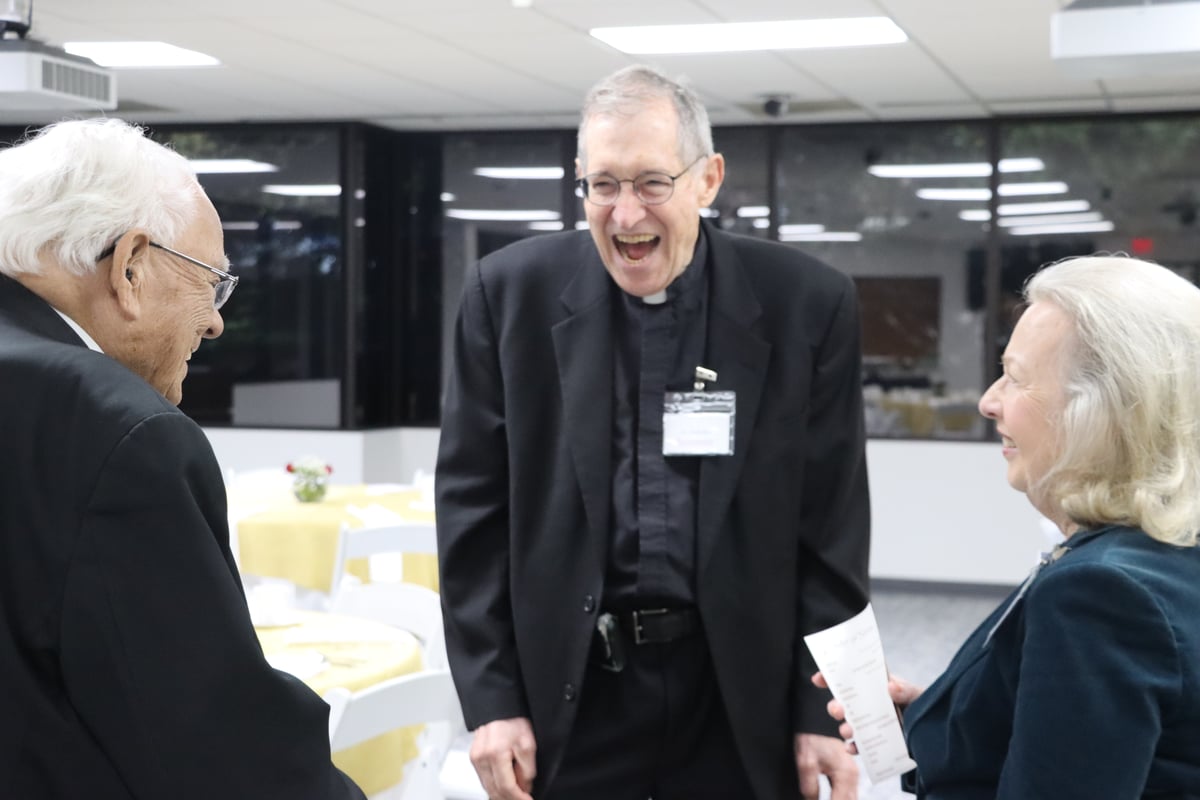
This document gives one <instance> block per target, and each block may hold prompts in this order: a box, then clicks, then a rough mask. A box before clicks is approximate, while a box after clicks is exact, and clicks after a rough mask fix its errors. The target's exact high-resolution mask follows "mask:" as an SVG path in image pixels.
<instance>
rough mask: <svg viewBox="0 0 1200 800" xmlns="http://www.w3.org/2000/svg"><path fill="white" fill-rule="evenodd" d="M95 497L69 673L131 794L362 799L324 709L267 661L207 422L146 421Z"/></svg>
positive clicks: (73, 583) (85, 521)
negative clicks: (232, 547)
mask: <svg viewBox="0 0 1200 800" xmlns="http://www.w3.org/2000/svg"><path fill="white" fill-rule="evenodd" d="M85 502H86V505H85V508H84V509H83V510H82V515H81V522H80V530H79V532H78V537H77V539H76V542H77V544H76V549H75V553H74V555H73V558H72V560H71V566H70V569H69V571H68V574H67V577H66V580H65V585H64V589H63V604H62V619H61V642H62V645H61V647H62V652H61V669H62V673H63V681H64V684H65V686H66V688H67V692H68V695H69V697H70V699H71V703H72V706H73V708H74V709H75V713H77V714H78V715H79V717H80V719H81V721H82V723H83V724H84V725H85V726H86V727H88V728H90V729H91V730H92V731H93V732H94V735H95V738H96V740H97V741H98V742H100V743H101V744H100V746H101V747H102V748H103V749H104V750H105V751H106V753H107V756H108V758H109V760H110V762H111V763H112V764H113V765H114V767H115V768H116V769H117V770H118V771H119V773H120V776H121V779H122V781H123V782H124V783H125V784H126V785H127V786H128V787H129V788H130V791H131V794H133V795H136V796H138V797H172V798H179V799H180V800H192V799H193V798H194V799H195V800H201V798H203V799H204V800H209V799H210V798H215V797H262V798H268V797H278V798H283V797H288V798H312V800H317V799H318V798H322V799H323V798H362V793H361V792H360V791H359V790H358V788H357V787H355V786H354V784H353V783H352V782H350V780H349V779H348V778H346V777H345V776H344V775H342V774H341V773H340V772H339V771H338V770H336V769H335V768H334V767H333V766H332V763H331V761H330V753H329V744H328V707H327V706H326V705H325V704H324V703H323V702H322V701H321V699H320V698H319V697H317V696H316V695H315V694H313V693H312V692H311V691H310V690H309V689H308V688H307V687H305V686H304V685H303V684H301V683H300V682H299V681H297V680H295V679H294V678H292V677H291V676H289V675H285V674H284V673H281V672H276V671H275V670H273V669H271V668H270V666H269V665H268V664H267V663H266V661H265V659H264V658H263V654H262V649H261V647H260V646H259V644H258V640H257V638H256V637H255V634H254V629H253V628H252V626H251V624H250V619H249V614H248V612H247V609H246V604H245V599H244V596H243V594H242V590H241V584H240V581H239V579H238V576H237V572H236V569H235V568H234V566H233V562H232V557H231V555H230V552H229V544H228V532H227V529H226V525H227V523H226V516H225V514H226V511H225V498H224V488H223V486H222V482H221V479H220V474H219V471H218V469H217V466H216V462H215V460H214V459H213V457H212V451H211V449H210V448H209V445H208V442H207V440H206V439H205V438H204V435H203V433H202V432H201V431H200V429H199V428H198V427H197V426H196V425H195V424H194V423H193V422H192V421H191V420H189V419H188V418H187V417H185V416H183V415H182V414H179V413H176V412H174V411H171V412H164V413H158V414H153V415H151V416H150V417H148V418H146V419H144V420H142V421H140V422H138V423H137V424H135V425H134V426H133V427H132V428H131V429H130V430H129V432H128V433H127V434H126V435H124V436H123V437H122V438H121V439H120V440H119V441H118V442H117V444H116V445H115V447H114V448H113V449H112V451H111V452H110V453H109V454H108V456H107V458H106V459H105V461H104V464H103V466H102V468H101V469H100V472H99V475H98V478H97V480H96V483H95V485H94V488H93V489H92V490H91V492H90V493H89V496H88V498H87V500H86V501H85Z"/></svg>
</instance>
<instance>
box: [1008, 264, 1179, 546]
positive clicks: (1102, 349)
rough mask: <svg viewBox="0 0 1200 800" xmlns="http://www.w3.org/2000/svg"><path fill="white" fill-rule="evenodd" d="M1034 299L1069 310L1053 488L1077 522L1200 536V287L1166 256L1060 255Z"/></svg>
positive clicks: (1030, 293)
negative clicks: (1156, 259)
mask: <svg viewBox="0 0 1200 800" xmlns="http://www.w3.org/2000/svg"><path fill="white" fill-rule="evenodd" d="M1025 297H1026V299H1027V300H1028V301H1029V302H1031V303H1049V304H1051V305H1053V306H1056V307H1057V308H1059V309H1061V310H1062V311H1064V312H1065V313H1066V314H1067V315H1068V316H1069V317H1070V318H1071V321H1072V325H1073V331H1074V334H1073V336H1072V337H1071V338H1070V340H1068V341H1067V342H1064V343H1063V346H1064V348H1065V350H1064V353H1065V358H1064V361H1065V366H1064V373H1065V374H1064V376H1063V377H1064V389H1065V395H1066V405H1065V408H1064V409H1063V412H1062V418H1061V431H1060V433H1061V441H1062V442H1063V450H1062V453H1061V454H1060V456H1059V458H1058V460H1057V462H1056V463H1055V464H1054V466H1053V467H1052V468H1051V469H1050V471H1049V473H1048V474H1047V475H1046V477H1045V483H1044V486H1045V488H1046V490H1047V491H1049V492H1050V494H1051V496H1052V497H1053V498H1054V500H1055V501H1056V502H1057V504H1058V505H1059V506H1060V507H1061V508H1062V510H1063V511H1064V513H1065V514H1066V515H1067V516H1068V517H1069V518H1070V519H1072V520H1073V521H1075V522H1077V523H1079V524H1082V525H1087V526H1090V527H1094V526H1097V525H1103V524H1114V523H1117V524H1124V525H1130V526H1133V527H1138V528H1141V529H1142V530H1144V531H1145V532H1146V533H1148V534H1149V535H1150V536H1152V537H1153V538H1155V539H1158V540H1160V541H1163V542H1168V543H1171V544H1177V545H1194V544H1196V543H1197V541H1198V534H1200V289H1198V288H1197V287H1196V286H1195V285H1193V284H1192V283H1190V282H1189V281H1187V280H1185V279H1183V278H1181V277H1179V276H1178V275H1176V274H1175V273H1174V272H1172V271H1171V270H1169V269H1167V268H1165V267H1161V266H1159V265H1157V264H1151V263H1149V262H1146V261H1140V260H1138V259H1134V258H1129V257H1125V256H1088V257H1082V258H1072V259H1068V260H1065V261H1060V262H1058V263H1056V264H1052V265H1050V266H1048V267H1046V268H1045V269H1043V270H1041V271H1040V272H1038V273H1037V274H1036V275H1034V276H1033V278H1032V279H1030V281H1029V283H1028V285H1027V286H1026V288H1025Z"/></svg>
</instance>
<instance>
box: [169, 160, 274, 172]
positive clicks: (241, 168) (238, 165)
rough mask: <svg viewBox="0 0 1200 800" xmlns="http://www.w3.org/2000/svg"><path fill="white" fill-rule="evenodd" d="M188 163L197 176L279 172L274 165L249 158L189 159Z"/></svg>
mask: <svg viewBox="0 0 1200 800" xmlns="http://www.w3.org/2000/svg"><path fill="white" fill-rule="evenodd" d="M188 163H189V164H191V165H192V169H194V170H196V174H197V175H220V174H226V173H246V172H278V171H279V167H277V166H275V165H274V164H268V163H266V162H265V161H255V160H253V159H250V158H189V159H188Z"/></svg>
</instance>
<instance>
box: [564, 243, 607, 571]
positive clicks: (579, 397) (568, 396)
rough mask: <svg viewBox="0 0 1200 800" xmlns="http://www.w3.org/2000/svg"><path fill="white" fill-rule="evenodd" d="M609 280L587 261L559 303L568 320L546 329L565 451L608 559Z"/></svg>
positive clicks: (595, 541)
mask: <svg viewBox="0 0 1200 800" xmlns="http://www.w3.org/2000/svg"><path fill="white" fill-rule="evenodd" d="M609 281H610V279H609V276H608V273H607V272H606V271H605V269H604V267H603V265H602V264H601V262H600V261H599V259H598V257H595V256H591V257H588V258H587V259H586V260H585V261H584V263H583V264H582V266H581V267H580V269H579V271H578V273H577V274H576V276H575V279H574V280H572V281H571V283H569V284H568V285H567V288H566V289H565V290H564V291H563V293H562V295H561V297H560V299H561V300H562V302H563V305H565V306H566V308H567V311H568V312H569V313H570V314H571V316H570V317H568V318H567V319H565V320H563V321H562V322H559V323H557V324H556V325H554V326H553V328H551V334H552V336H553V338H554V354H555V360H556V361H557V364H558V380H559V386H560V388H561V391H562V402H563V428H564V430H563V435H564V436H565V437H566V439H567V442H568V446H569V447H570V450H571V458H572V460H573V461H574V463H575V473H576V475H577V476H578V479H579V490H580V492H581V493H582V495H583V506H584V512H585V513H586V514H587V519H588V524H589V527H590V528H591V534H592V535H591V540H592V542H593V544H594V545H595V546H596V547H597V550H598V556H599V558H600V561H599V562H598V563H601V564H603V563H604V560H605V559H607V558H608V538H609V534H608V520H609V511H610V499H611V498H610V494H611V492H610V486H611V483H612V396H613V386H612V370H613V348H612V314H611V312H610V306H609V296H610V292H609Z"/></svg>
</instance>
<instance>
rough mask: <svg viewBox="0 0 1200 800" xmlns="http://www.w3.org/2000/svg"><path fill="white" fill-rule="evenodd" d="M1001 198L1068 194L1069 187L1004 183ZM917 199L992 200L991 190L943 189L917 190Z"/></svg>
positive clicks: (1060, 184)
mask: <svg viewBox="0 0 1200 800" xmlns="http://www.w3.org/2000/svg"><path fill="white" fill-rule="evenodd" d="M999 193H1000V196H1001V197H1028V196H1030V195H1038V194H1066V193H1067V185H1066V184H1065V183H1063V182H1062V181H1043V182H1041V183H1002V184H1000V187H999ZM917 197H919V198H921V199H922V200H970V201H977V200H982V201H987V200H991V199H992V190H991V189H967V188H961V189H960V188H942V187H933V186H930V187H926V188H924V189H917Z"/></svg>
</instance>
